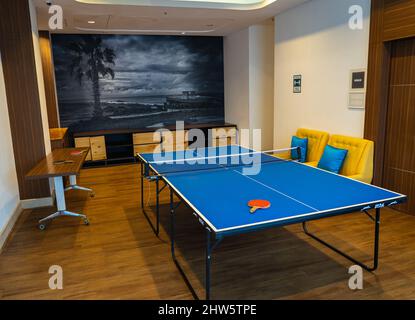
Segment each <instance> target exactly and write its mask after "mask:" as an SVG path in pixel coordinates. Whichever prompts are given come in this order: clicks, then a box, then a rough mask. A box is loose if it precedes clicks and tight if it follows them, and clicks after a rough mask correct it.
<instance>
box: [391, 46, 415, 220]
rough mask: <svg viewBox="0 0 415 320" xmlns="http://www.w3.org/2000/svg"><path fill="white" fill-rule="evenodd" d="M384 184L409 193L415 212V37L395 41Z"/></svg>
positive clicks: (408, 207) (407, 209)
mask: <svg viewBox="0 0 415 320" xmlns="http://www.w3.org/2000/svg"><path fill="white" fill-rule="evenodd" d="M388 100H389V103H388V117H387V138H386V147H385V161H384V175H383V185H384V186H386V187H387V188H390V189H392V190H396V191H398V192H401V193H403V194H407V195H409V198H408V202H407V203H405V204H403V205H400V206H399V207H398V209H400V210H402V211H405V212H410V213H415V212H414V211H413V208H415V196H414V195H415V108H414V106H415V38H410V39H405V40H399V41H394V42H393V43H392V52H391V67H390V83H389V99H388Z"/></svg>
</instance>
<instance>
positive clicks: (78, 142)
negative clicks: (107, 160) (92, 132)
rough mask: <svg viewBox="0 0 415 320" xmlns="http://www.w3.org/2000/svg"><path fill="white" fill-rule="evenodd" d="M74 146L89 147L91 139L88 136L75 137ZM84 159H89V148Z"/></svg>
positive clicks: (90, 158) (90, 157)
mask: <svg viewBox="0 0 415 320" xmlns="http://www.w3.org/2000/svg"><path fill="white" fill-rule="evenodd" d="M75 148H91V141H90V138H89V137H83V138H75ZM85 160H86V161H91V160H92V156H91V150H89V151H88V154H87V155H86V158H85Z"/></svg>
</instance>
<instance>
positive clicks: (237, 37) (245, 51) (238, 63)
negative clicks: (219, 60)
mask: <svg viewBox="0 0 415 320" xmlns="http://www.w3.org/2000/svg"><path fill="white" fill-rule="evenodd" d="M224 66H225V71H224V72H225V121H227V122H230V123H234V124H236V125H237V126H238V128H240V129H248V128H249V29H244V30H242V31H239V32H236V33H233V34H231V35H229V36H227V37H225V39H224Z"/></svg>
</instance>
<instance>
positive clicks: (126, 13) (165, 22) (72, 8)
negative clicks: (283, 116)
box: [34, 0, 308, 36]
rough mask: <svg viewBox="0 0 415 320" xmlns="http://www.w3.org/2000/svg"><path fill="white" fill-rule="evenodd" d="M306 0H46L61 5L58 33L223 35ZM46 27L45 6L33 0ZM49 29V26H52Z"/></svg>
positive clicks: (44, 3) (46, 27) (47, 19)
mask: <svg viewBox="0 0 415 320" xmlns="http://www.w3.org/2000/svg"><path fill="white" fill-rule="evenodd" d="M306 1H308V0H211V1H206V0H205V1H203V0H117V1H115V0H52V1H51V2H52V3H53V4H56V5H60V6H61V7H62V8H63V16H64V29H63V30H59V31H57V32H59V33H110V34H115V33H117V34H129V33H133V34H179V35H181V34H186V35H205V36H225V35H228V34H230V33H232V32H235V31H238V30H240V29H243V28H245V27H247V26H249V25H252V24H255V23H259V22H262V21H264V20H267V19H269V18H271V17H274V16H275V15H276V14H278V13H280V12H282V11H285V10H287V9H289V8H291V7H294V6H297V5H299V4H301V3H304V2H306ZM34 3H35V5H36V7H37V13H38V25H39V29H41V30H48V29H49V27H48V21H49V18H50V17H51V15H50V14H49V12H48V10H49V6H48V5H47V4H46V0H34ZM92 22H93V23H92ZM54 32H55V31H54Z"/></svg>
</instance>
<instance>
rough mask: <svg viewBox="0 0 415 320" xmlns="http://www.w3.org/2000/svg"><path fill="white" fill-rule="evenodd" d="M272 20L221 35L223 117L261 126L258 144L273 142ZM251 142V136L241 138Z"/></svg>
mask: <svg viewBox="0 0 415 320" xmlns="http://www.w3.org/2000/svg"><path fill="white" fill-rule="evenodd" d="M273 40H274V23H273V21H272V20H268V21H266V22H264V23H261V24H258V25H254V26H251V27H249V28H246V29H244V30H241V31H239V32H235V33H233V34H230V35H228V36H226V37H225V39H224V64H225V120H226V121H227V122H230V123H234V124H236V125H238V128H239V129H250V130H251V131H252V130H253V129H261V130H262V136H261V140H262V146H261V148H262V149H263V150H264V149H272V146H273V125H274V124H273V113H274V84H273V79H274V67H273V65H274V46H273ZM242 144H243V145H247V146H252V140H251V141H250V143H249V142H245V141H242Z"/></svg>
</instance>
